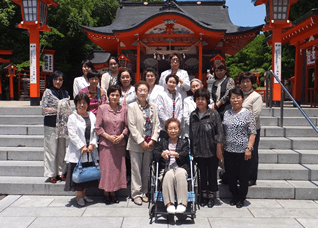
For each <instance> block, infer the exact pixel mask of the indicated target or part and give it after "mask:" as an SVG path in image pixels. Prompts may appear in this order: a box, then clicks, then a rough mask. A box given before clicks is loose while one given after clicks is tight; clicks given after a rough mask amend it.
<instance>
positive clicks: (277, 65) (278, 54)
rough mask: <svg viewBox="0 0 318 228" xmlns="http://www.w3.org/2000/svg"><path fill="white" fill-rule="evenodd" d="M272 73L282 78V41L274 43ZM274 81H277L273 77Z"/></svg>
mask: <svg viewBox="0 0 318 228" xmlns="http://www.w3.org/2000/svg"><path fill="white" fill-rule="evenodd" d="M274 61H275V62H274V73H275V75H276V76H277V77H278V78H279V80H282V77H281V76H282V43H275V53H274ZM274 83H278V81H277V80H276V79H275V80H274Z"/></svg>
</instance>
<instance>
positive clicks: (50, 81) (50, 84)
mask: <svg viewBox="0 0 318 228" xmlns="http://www.w3.org/2000/svg"><path fill="white" fill-rule="evenodd" d="M59 76H62V78H63V81H65V75H64V74H63V72H61V71H59V70H56V71H54V72H53V73H52V74H50V75H49V77H48V80H47V82H46V84H47V88H48V89H51V88H52V87H53V79H57V78H58V77H59Z"/></svg>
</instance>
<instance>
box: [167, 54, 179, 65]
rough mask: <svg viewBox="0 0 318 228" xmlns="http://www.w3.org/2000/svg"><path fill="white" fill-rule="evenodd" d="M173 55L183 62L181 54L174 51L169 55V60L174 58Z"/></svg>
mask: <svg viewBox="0 0 318 228" xmlns="http://www.w3.org/2000/svg"><path fill="white" fill-rule="evenodd" d="M173 56H177V57H178V59H179V63H180V64H181V61H182V58H181V56H180V55H179V54H177V53H173V54H171V55H170V56H169V62H171V59H172V58H173Z"/></svg>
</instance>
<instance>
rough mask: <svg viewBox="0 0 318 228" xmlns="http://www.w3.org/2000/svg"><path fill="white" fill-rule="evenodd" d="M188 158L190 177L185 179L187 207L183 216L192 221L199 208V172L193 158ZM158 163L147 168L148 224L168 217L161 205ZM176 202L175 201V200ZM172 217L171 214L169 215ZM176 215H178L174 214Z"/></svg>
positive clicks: (163, 206) (153, 163)
mask: <svg viewBox="0 0 318 228" xmlns="http://www.w3.org/2000/svg"><path fill="white" fill-rule="evenodd" d="M189 157H190V177H188V178H187V183H188V205H187V209H186V211H185V212H184V213H183V214H179V215H183V216H186V217H191V219H192V220H194V219H195V218H196V210H197V209H198V208H199V203H198V202H200V199H199V197H200V196H199V194H198V193H199V186H200V184H199V183H200V170H199V169H198V168H197V166H196V165H195V162H194V161H193V157H192V156H191V155H190V154H189ZM159 172H160V170H159V162H155V161H153V162H152V164H150V166H149V172H148V193H149V204H148V208H149V218H150V224H151V223H152V220H153V218H155V221H157V219H158V217H160V216H168V215H170V214H168V212H167V211H166V207H165V205H164V203H163V196H162V191H161V184H162V183H161V181H160V180H159ZM175 202H176V200H175ZM171 215H173V214H171ZM176 215H178V214H176Z"/></svg>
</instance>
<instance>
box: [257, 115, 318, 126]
mask: <svg viewBox="0 0 318 228" xmlns="http://www.w3.org/2000/svg"><path fill="white" fill-rule="evenodd" d="M310 119H311V121H312V122H313V124H314V125H315V126H318V117H311V118H310ZM260 120H261V125H262V126H280V118H279V117H271V116H262V117H261V119H260ZM283 126H284V127H286V126H311V125H310V124H309V122H308V121H307V120H306V119H305V118H304V117H284V121H283Z"/></svg>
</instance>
